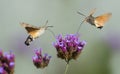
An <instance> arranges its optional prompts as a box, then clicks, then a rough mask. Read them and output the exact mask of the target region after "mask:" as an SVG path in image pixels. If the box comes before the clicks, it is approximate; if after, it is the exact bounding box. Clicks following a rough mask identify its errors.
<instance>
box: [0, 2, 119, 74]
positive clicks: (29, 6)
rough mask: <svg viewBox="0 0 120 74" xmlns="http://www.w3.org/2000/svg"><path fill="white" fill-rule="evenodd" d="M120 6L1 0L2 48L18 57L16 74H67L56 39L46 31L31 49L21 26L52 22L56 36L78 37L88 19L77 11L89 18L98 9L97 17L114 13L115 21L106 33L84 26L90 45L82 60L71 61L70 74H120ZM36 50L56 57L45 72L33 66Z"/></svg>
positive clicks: (95, 3) (112, 19)
mask: <svg viewBox="0 0 120 74" xmlns="http://www.w3.org/2000/svg"><path fill="white" fill-rule="evenodd" d="M119 3H120V1H119V0H0V34H1V35H0V48H1V49H2V50H3V51H5V52H6V51H9V50H13V52H14V53H15V55H16V65H15V74H43V73H44V74H63V73H64V69H65V64H66V63H65V61H63V60H61V59H58V58H57V57H56V50H55V48H54V47H53V46H52V42H54V41H55V38H54V37H53V35H52V34H51V33H50V32H49V31H46V33H44V34H43V35H42V36H41V37H40V38H38V39H36V40H35V41H34V42H32V44H31V45H30V46H29V47H27V46H26V45H24V41H25V40H26V38H27V36H28V34H27V32H26V31H25V29H24V28H23V27H21V25H20V24H19V23H20V22H25V23H29V24H33V25H35V26H43V25H44V24H45V22H46V20H48V21H49V22H48V25H52V26H54V27H53V28H51V30H52V31H53V32H54V33H55V34H56V35H58V34H63V35H65V34H70V33H75V32H76V31H77V28H78V26H79V24H80V23H81V21H82V20H83V19H84V17H83V16H81V15H78V14H77V13H76V12H77V11H80V12H81V13H84V14H85V15H88V14H89V12H90V10H92V9H94V8H96V9H97V11H96V13H95V14H94V15H95V16H97V15H100V14H103V13H106V12H112V17H111V18H110V20H109V21H108V22H107V23H106V24H105V26H104V28H103V29H102V30H100V29H97V28H96V27H94V26H91V25H90V24H88V23H84V24H82V27H81V29H80V31H79V33H80V38H81V40H85V41H86V42H87V45H86V46H85V48H84V50H83V52H82V54H81V56H80V57H79V58H78V60H77V61H74V60H72V61H71V63H70V66H69V69H68V74H120V57H119V56H120V39H119V38H120V29H119V27H120V22H119V17H120V8H119V7H120V5H119ZM35 48H43V53H48V54H49V55H51V56H52V59H51V61H50V63H49V66H48V67H46V68H45V69H43V70H42V69H36V67H35V66H34V65H33V62H32V56H34V52H33V51H34V49H35Z"/></svg>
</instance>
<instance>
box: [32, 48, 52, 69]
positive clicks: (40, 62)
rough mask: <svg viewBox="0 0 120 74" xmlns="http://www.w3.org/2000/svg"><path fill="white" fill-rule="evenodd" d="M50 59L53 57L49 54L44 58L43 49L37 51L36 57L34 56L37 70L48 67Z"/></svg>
mask: <svg viewBox="0 0 120 74" xmlns="http://www.w3.org/2000/svg"><path fill="white" fill-rule="evenodd" d="M50 59H51V56H48V54H44V56H43V55H42V49H40V50H38V49H37V50H35V56H33V63H34V65H35V66H36V68H44V67H46V66H48V64H49V61H50Z"/></svg>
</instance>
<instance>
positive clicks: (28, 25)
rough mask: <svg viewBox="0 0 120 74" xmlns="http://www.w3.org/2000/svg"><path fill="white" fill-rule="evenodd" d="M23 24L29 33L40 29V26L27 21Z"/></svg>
mask: <svg viewBox="0 0 120 74" xmlns="http://www.w3.org/2000/svg"><path fill="white" fill-rule="evenodd" d="M21 25H22V26H23V27H24V28H25V29H26V31H27V32H28V33H30V32H34V31H37V30H40V27H36V26H32V25H30V24H27V23H21Z"/></svg>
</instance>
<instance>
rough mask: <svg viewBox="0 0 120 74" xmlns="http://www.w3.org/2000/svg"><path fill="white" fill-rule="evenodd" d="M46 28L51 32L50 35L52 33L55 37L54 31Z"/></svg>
mask: <svg viewBox="0 0 120 74" xmlns="http://www.w3.org/2000/svg"><path fill="white" fill-rule="evenodd" d="M47 30H48V31H49V32H51V33H52V35H53V37H54V38H56V37H55V33H54V32H53V31H52V30H51V29H47Z"/></svg>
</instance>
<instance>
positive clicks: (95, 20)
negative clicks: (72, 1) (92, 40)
mask: <svg viewBox="0 0 120 74" xmlns="http://www.w3.org/2000/svg"><path fill="white" fill-rule="evenodd" d="M95 11H96V9H93V10H92V11H91V12H90V14H89V15H88V16H86V15H84V14H82V13H80V12H77V13H78V14H80V15H82V16H84V17H85V19H84V20H83V22H82V23H84V22H85V21H86V22H88V23H89V24H91V25H93V26H96V27H97V28H99V29H102V28H103V26H104V24H105V22H107V21H108V20H109V18H110V17H111V15H112V13H105V14H102V15H100V16H97V17H94V16H93V14H94V13H95ZM82 23H81V24H82ZM81 24H80V25H81Z"/></svg>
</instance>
